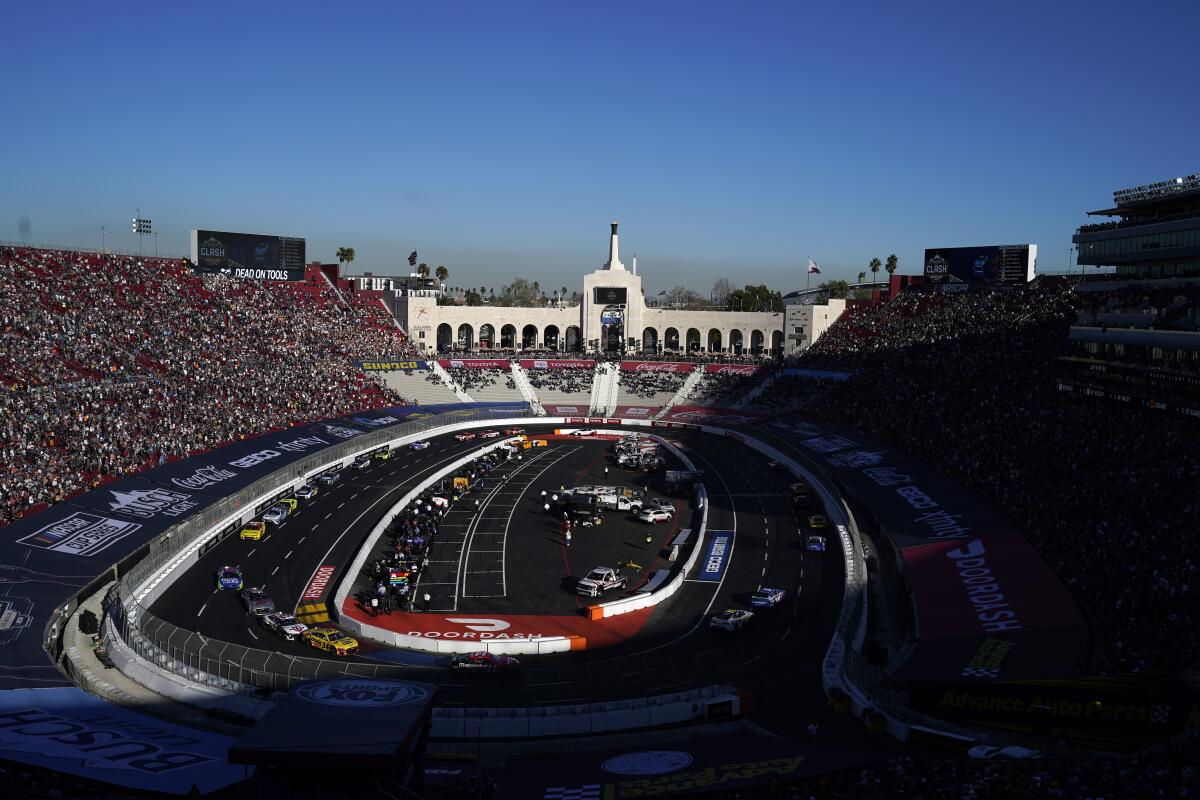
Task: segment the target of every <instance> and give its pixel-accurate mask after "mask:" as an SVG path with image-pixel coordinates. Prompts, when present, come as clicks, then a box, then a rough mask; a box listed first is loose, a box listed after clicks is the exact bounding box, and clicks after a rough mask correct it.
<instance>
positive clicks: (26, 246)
mask: <svg viewBox="0 0 1200 800" xmlns="http://www.w3.org/2000/svg"><path fill="white" fill-rule="evenodd" d="M0 247H16V248H20V249H23V250H59V251H63V252H68V253H98V254H100V255H102V256H129V257H131V258H156V259H159V260H160V261H162V260H166V261H180V260H183V259H186V258H188V256H186V255H182V256H180V255H174V254H172V253H160V254H158V255H154V254H153V253H146V252H141V253H136V252H134V251H132V250H114V249H113V248H111V247H107V246H106V247H104V248H103V249H101V248H99V247H79V246H78V245H65V244H39V243H35V242H8V241H4V240H0ZM144 249H145V248H143V250H144Z"/></svg>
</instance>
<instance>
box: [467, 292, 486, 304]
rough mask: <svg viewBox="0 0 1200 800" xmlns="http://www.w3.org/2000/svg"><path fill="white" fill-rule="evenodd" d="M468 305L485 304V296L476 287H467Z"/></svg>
mask: <svg viewBox="0 0 1200 800" xmlns="http://www.w3.org/2000/svg"><path fill="white" fill-rule="evenodd" d="M467 305H469V306H481V305H483V297H482V296H481V295H480V294H479V292H477V291H475V290H474V289H467Z"/></svg>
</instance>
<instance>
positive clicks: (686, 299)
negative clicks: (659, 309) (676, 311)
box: [664, 286, 712, 309]
mask: <svg viewBox="0 0 1200 800" xmlns="http://www.w3.org/2000/svg"><path fill="white" fill-rule="evenodd" d="M664 299H665V300H666V302H667V304H668V305H670V306H671V307H672V308H684V309H699V308H711V307H712V302H711V301H710V300H709V299H708V298H707V297H702V296H701V295H700V294H699V293H698V292H695V291H693V290H691V289H689V288H687V287H686V286H676V287H674V288H672V289H668V290H667V293H666V295H665V296H664Z"/></svg>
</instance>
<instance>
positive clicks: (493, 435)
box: [479, 431, 500, 439]
mask: <svg viewBox="0 0 1200 800" xmlns="http://www.w3.org/2000/svg"><path fill="white" fill-rule="evenodd" d="M479 438H480V439H498V438H500V431H480V432H479Z"/></svg>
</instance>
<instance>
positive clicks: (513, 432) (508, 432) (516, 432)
mask: <svg viewBox="0 0 1200 800" xmlns="http://www.w3.org/2000/svg"><path fill="white" fill-rule="evenodd" d="M523 433H525V429H524V428H505V429H504V435H505V436H520V435H521V434H523Z"/></svg>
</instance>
